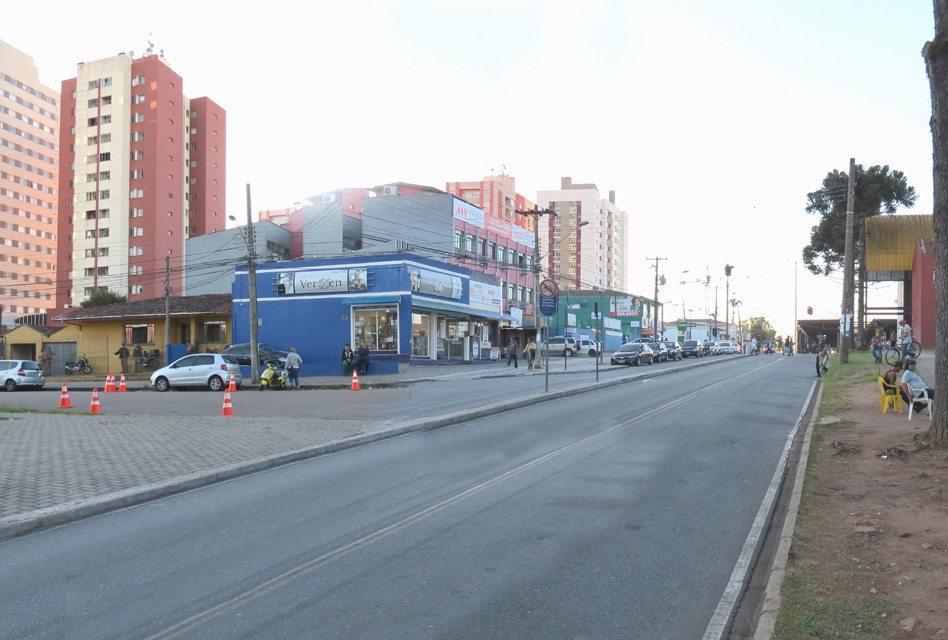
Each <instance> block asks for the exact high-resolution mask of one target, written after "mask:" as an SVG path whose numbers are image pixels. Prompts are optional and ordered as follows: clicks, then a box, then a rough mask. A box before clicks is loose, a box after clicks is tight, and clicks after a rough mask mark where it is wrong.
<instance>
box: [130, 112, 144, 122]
mask: <svg viewBox="0 0 948 640" xmlns="http://www.w3.org/2000/svg"><path fill="white" fill-rule="evenodd" d="M144 121H145V114H144V113H133V114H132V122H133V123H139V122H144Z"/></svg>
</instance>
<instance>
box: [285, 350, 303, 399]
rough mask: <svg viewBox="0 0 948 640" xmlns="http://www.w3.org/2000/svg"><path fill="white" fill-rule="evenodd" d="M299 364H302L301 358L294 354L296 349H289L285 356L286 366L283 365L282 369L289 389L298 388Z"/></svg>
mask: <svg viewBox="0 0 948 640" xmlns="http://www.w3.org/2000/svg"><path fill="white" fill-rule="evenodd" d="M301 364H303V358H302V357H301V356H300V354H298V353H296V347H290V352H289V353H288V354H286V364H284V365H283V369H284V371H285V375H286V376H287V380H288V381H289V385H290V388H291V389H299V388H300V365H301Z"/></svg>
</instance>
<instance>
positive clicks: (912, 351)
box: [885, 340, 922, 367]
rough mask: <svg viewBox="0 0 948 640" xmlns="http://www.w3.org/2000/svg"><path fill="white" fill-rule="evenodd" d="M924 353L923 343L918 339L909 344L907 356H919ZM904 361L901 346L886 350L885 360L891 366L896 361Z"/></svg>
mask: <svg viewBox="0 0 948 640" xmlns="http://www.w3.org/2000/svg"><path fill="white" fill-rule="evenodd" d="M920 355H922V345H920V344H919V342H918V340H912V344H910V345H909V349H908V352H907V353H906V357H908V358H917V357H919V356H920ZM901 361H902V349H901V347H889V348H888V349H887V350H886V352H885V362H886V364H887V365H889V366H890V367H891V366H893V365H894V364H895V363H896V362H901Z"/></svg>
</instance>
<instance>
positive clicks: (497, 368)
mask: <svg viewBox="0 0 948 640" xmlns="http://www.w3.org/2000/svg"><path fill="white" fill-rule="evenodd" d="M611 355H612V354H611V353H603V355H602V363H601V364H600V365H599V369H600V371H604V370H609V369H616V368H622V367H623V366H624V365H616V366H614V365H610V364H609V356H611ZM564 360H566V364H565V367H564V363H563V361H564ZM595 369H596V359H595V358H591V357H589V356H573V357H572V358H550V375H562V374H570V373H583V372H590V371H595ZM151 373H152V372H151V371H147V372H143V373H130V374H126V377H125V380H126V382H125V386H126V387H127V388H128V389H129V390H130V391H133V390H142V389H150V387H149V386H148V379H149V378H150V376H151ZM538 373H539V374H542V373H543V370H542V369H540V370H539V371H537V370H535V371H533V372H530V371H528V370H527V366H526V361H525V360H524V359H521V360H520V362H519V366H518V367H517V368H514V367H513V366H512V365H511V366H509V367H508V366H507V365H506V362H505V361H500V362H489V363H483V364H482V363H480V362H478V363H471V362H458V363H449V364H406V365H404V366H403V367H402V368H401V370H400V371H399V372H398V373H386V374H372V373H369V374H364V375H360V376H359V383H360V384H361V385H362V386H363V387H365V386H371V385H373V384H376V385H379V384H384V385H397V384H411V383H414V382H430V381H431V380H438V379H444V378H464V377H470V378H486V377H490V378H494V377H503V376H518V375H519V376H524V375H536V374H538ZM115 375H116V379H117V378H118V376H121V372H119V373H116V374H115ZM63 383H65V384H66V385H67V386H68V388H69V390H70V391H72V390H76V391H92V388H93V387H98V389H99V390H100V391H101V390H102V388H103V387H104V386H105V374H104V373H103V374H100V375H96V374H93V375H89V376H66V375H53V376H50V377H48V378H47V379H46V389H47V390H53V389H54V390H56V391H59V389H60V387H61V386H62V384H63ZM249 384H250V380H249V379H248V378H244V382H243V385H242V386H246V385H249ZM351 384H352V376H351V375H342V374H340V375H337V376H303V377H301V378H300V386H301V387H302V388H304V389H320V388H327V387H348V386H350V385H351Z"/></svg>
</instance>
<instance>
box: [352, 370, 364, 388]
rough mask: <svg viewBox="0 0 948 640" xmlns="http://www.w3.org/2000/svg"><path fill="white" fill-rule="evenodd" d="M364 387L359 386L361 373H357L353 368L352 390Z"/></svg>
mask: <svg viewBox="0 0 948 640" xmlns="http://www.w3.org/2000/svg"><path fill="white" fill-rule="evenodd" d="M361 388H362V387H360V386H359V374H358V373H356V370H355V369H353V370H352V390H353V391H359V390H360V389H361Z"/></svg>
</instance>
